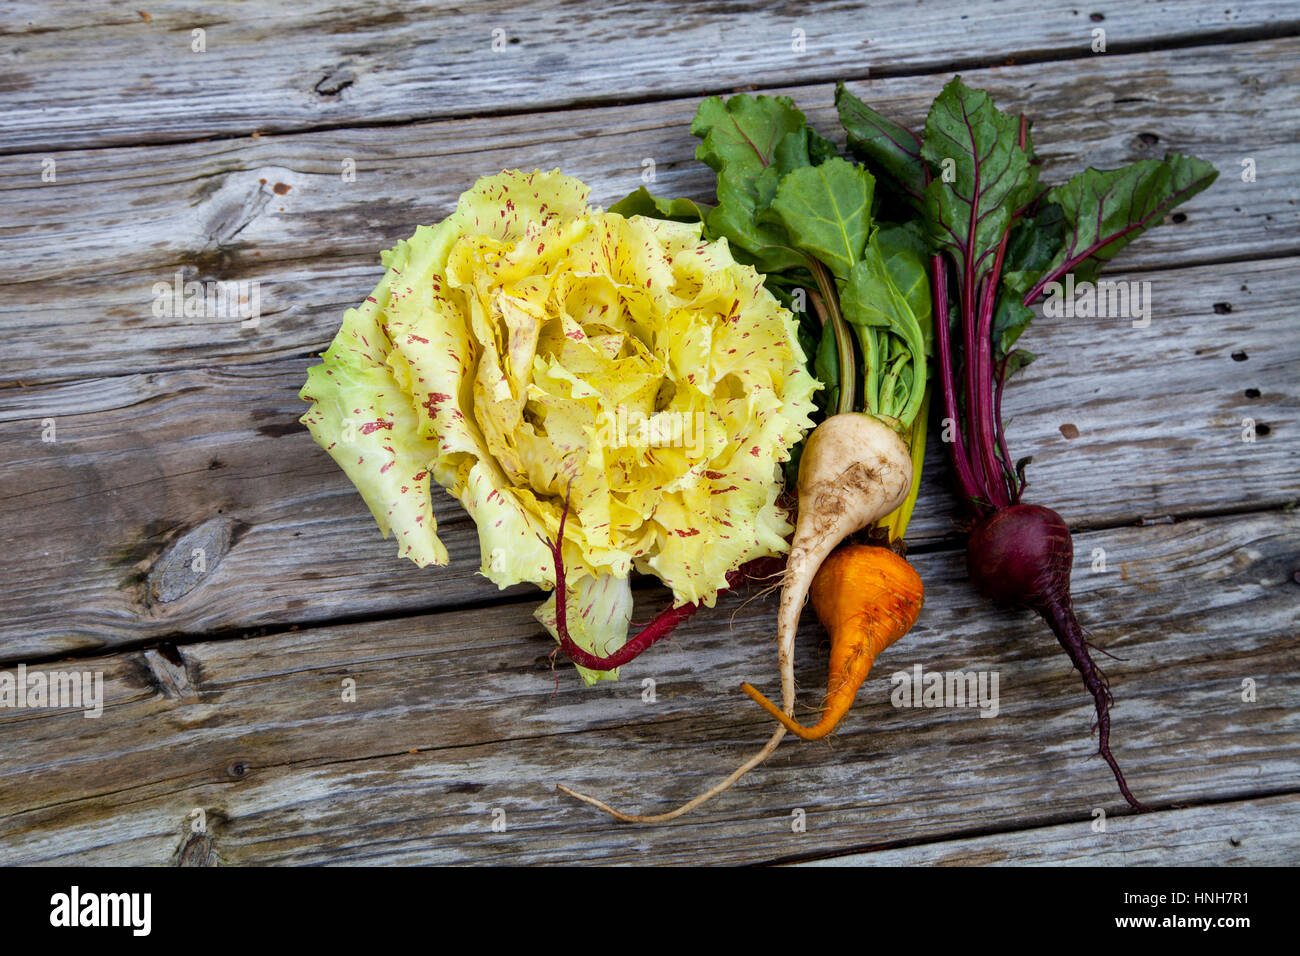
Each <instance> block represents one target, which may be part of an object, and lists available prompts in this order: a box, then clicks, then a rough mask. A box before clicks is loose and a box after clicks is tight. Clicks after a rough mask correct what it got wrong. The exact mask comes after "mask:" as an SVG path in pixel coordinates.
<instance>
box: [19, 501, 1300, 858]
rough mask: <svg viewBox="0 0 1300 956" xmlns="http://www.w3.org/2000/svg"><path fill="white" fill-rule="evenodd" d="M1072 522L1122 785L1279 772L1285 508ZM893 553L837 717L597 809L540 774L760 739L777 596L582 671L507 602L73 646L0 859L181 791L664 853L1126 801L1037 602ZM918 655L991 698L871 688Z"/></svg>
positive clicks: (1296, 698) (139, 819)
mask: <svg viewBox="0 0 1300 956" xmlns="http://www.w3.org/2000/svg"><path fill="white" fill-rule="evenodd" d="M1077 547H1078V550H1079V551H1080V553H1082V554H1085V555H1086V554H1090V553H1091V551H1092V549H1093V548H1094V547H1103V548H1105V549H1106V551H1107V552H1108V554H1109V556H1110V557H1109V561H1110V564H1109V571H1108V572H1107V573H1105V574H1094V573H1092V572H1091V570H1090V567H1089V566H1088V565H1087V564H1085V563H1082V562H1081V563H1080V566H1078V567H1076V571H1075V575H1074V582H1073V583H1074V591H1075V594H1076V595H1077V598H1078V601H1079V606H1080V608H1081V609H1082V614H1083V618H1084V620H1085V622H1086V623H1087V625H1088V626H1089V628H1090V630H1091V631H1092V634H1093V637H1094V640H1095V641H1096V643H1097V644H1098V645H1100V646H1101V647H1103V648H1105V649H1106V650H1107V651H1108V652H1110V653H1112V654H1114V655H1116V657H1117V658H1119V659H1117V660H1107V661H1106V664H1105V669H1106V671H1107V674H1108V676H1109V677H1110V680H1111V684H1112V688H1113V690H1114V692H1115V696H1116V699H1117V702H1118V707H1117V709H1116V710H1115V711H1114V727H1113V737H1112V744H1113V746H1114V749H1115V753H1116V756H1117V757H1118V759H1119V760H1120V761H1121V762H1122V764H1123V765H1124V767H1125V769H1126V771H1127V774H1128V777H1129V780H1130V783H1131V784H1132V785H1133V787H1134V788H1135V790H1136V791H1137V792H1138V793H1139V794H1140V795H1142V796H1143V797H1144V798H1145V799H1146V800H1148V801H1149V802H1150V803H1151V804H1152V805H1153V806H1154V807H1156V808H1160V809H1167V808H1170V807H1172V806H1177V805H1179V804H1183V803H1187V802H1191V801H1205V800H1233V799H1244V798H1246V797H1250V796H1258V795H1262V794H1269V793H1279V792H1286V791H1289V790H1291V789H1293V788H1294V784H1295V769H1296V766H1297V761H1300V670H1298V668H1300V654H1297V651H1298V650H1300V620H1298V618H1297V614H1298V610H1300V605H1298V603H1297V600H1296V591H1297V587H1298V586H1297V584H1296V583H1295V581H1294V580H1293V579H1292V572H1293V569H1294V568H1295V567H1296V566H1297V564H1298V563H1300V516H1297V515H1294V514H1287V515H1280V514H1264V515H1252V516H1241V517H1231V518H1214V519H1209V520H1199V521H1187V522H1180V523H1177V524H1173V525H1159V526H1152V527H1143V528H1122V529H1112V530H1107V531H1096V532H1089V533H1085V534H1081V535H1079V536H1078V541H1077ZM914 560H915V563H916V565H917V568H918V571H919V572H920V573H921V575H922V577H923V579H924V580H925V581H926V582H927V594H928V600H927V605H926V608H925V610H924V611H923V613H922V617H921V619H920V621H919V622H918V625H917V627H916V628H915V629H914V631H913V632H912V634H911V635H909V636H908V638H907V639H906V640H905V641H903V642H901V643H899V644H897V645H895V646H894V647H892V648H891V649H890V650H889V653H888V656H887V657H885V658H882V660H881V662H880V666H879V668H878V669H877V671H876V672H875V673H874V674H873V675H872V677H871V678H870V679H869V682H868V685H867V686H866V688H865V689H864V691H863V692H862V694H861V695H860V697H859V702H858V704H857V706H856V707H855V708H854V709H853V711H852V712H851V714H850V715H849V717H848V718H847V720H846V723H845V724H844V725H843V726H842V728H841V730H840V732H839V734H838V735H837V736H836V737H835V738H833V739H832V740H830V741H829V742H823V743H819V744H801V743H799V742H791V743H788V744H785V745H783V746H782V747H781V749H780V750H779V751H778V752H777V754H776V755H775V756H774V757H773V758H772V759H771V760H770V761H769V763H768V764H767V765H766V766H765V767H763V768H761V769H759V770H758V771H755V772H754V773H753V774H752V775H751V777H750V778H748V779H747V780H746V781H744V782H743V783H742V784H741V785H740V786H739V787H738V788H736V789H735V790H734V791H733V792H732V793H730V794H727V795H724V796H723V797H720V798H719V799H718V800H717V801H716V802H715V803H713V804H712V805H710V806H708V807H706V808H702V810H701V812H699V813H697V814H695V815H692V816H689V817H686V818H683V819H682V820H680V821H677V822H676V823H674V824H668V825H664V826H661V827H652V828H638V827H629V826H626V825H623V824H617V823H614V822H613V821H611V820H608V819H607V818H605V817H603V815H601V814H600V813H598V812H597V811H594V810H592V809H591V808H589V807H585V806H582V805H579V804H575V803H572V802H569V801H567V800H565V799H563V798H561V797H560V796H558V795H557V794H555V793H554V791H553V786H554V784H555V783H559V782H568V783H570V784H573V785H576V786H579V787H580V788H584V789H587V790H591V791H595V792H597V793H599V794H601V795H602V796H608V797H612V798H613V799H614V800H615V801H616V802H617V803H619V804H622V805H629V806H644V807H653V806H656V805H662V804H663V803H665V802H672V801H679V800H682V799H684V798H686V797H688V796H690V795H692V794H693V793H694V792H696V791H697V790H698V789H700V788H702V787H703V786H705V785H707V784H708V783H709V782H711V781H712V780H713V779H715V778H716V777H718V776H720V775H721V774H722V773H724V772H725V771H726V770H727V769H729V768H730V766H731V765H733V764H734V763H735V762H738V761H739V759H740V758H741V757H743V756H744V755H747V754H748V753H749V752H751V751H753V750H755V749H757V747H758V745H759V744H760V743H761V742H762V741H763V740H764V739H765V738H766V735H767V733H768V722H767V720H766V719H765V718H764V717H763V715H762V714H761V712H759V711H758V709H757V708H755V707H754V706H753V705H752V704H751V703H750V702H749V701H748V700H746V699H744V698H743V697H742V696H741V695H739V694H738V693H737V692H736V686H737V684H738V683H739V682H740V681H741V680H742V679H750V680H758V682H759V684H760V686H765V685H771V684H773V683H774V682H775V679H776V675H775V653H774V648H773V647H772V641H771V627H772V624H771V621H772V615H773V610H772V600H773V599H771V598H769V599H767V600H766V601H765V602H764V601H752V602H750V603H747V604H745V603H743V601H742V599H741V598H740V597H739V596H733V597H729V598H727V599H724V601H723V602H722V603H721V604H720V606H719V609H717V610H715V611H712V612H708V613H702V614H700V615H698V616H697V617H696V618H695V619H694V620H692V621H691V622H690V623H689V624H688V625H687V626H686V627H684V628H683V629H682V631H680V632H679V635H678V636H677V638H676V644H677V646H663V647H660V648H656V649H655V650H654V651H653V652H651V654H650V655H647V656H646V657H645V658H643V659H642V660H640V661H638V662H636V663H635V664H633V665H631V666H629V667H627V668H625V669H624V671H623V678H624V679H623V680H622V681H620V682H619V683H618V684H613V685H611V684H603V685H599V686H597V687H595V688H584V687H583V686H582V685H581V682H580V680H579V679H578V677H577V675H576V673H575V672H574V671H573V670H572V669H571V668H569V667H562V668H561V670H560V671H559V672H558V674H557V675H556V676H555V677H553V676H552V675H551V673H550V666H549V663H548V661H547V656H546V655H547V653H548V651H549V649H550V647H551V646H553V645H552V643H551V642H550V640H549V639H548V638H545V637H544V635H541V634H540V633H539V628H538V627H537V626H536V624H534V623H533V622H532V620H531V616H530V612H531V608H532V604H531V602H528V603H524V604H516V605H507V606H499V607H493V608H484V609H480V610H476V611H455V612H451V613H446V614H439V615H434V616H424V617H409V618H401V619H395V620H383V621H376V622H373V623H368V624H356V625H342V626H334V627H327V628H318V629H310V630H301V631H294V632H287V633H283V634H277V635H270V636H267V637H264V638H260V639H256V640H251V641H238V640H222V641H213V642H204V643H199V644H190V645H186V646H182V647H179V648H177V649H176V660H174V661H173V660H170V659H169V658H168V657H167V656H164V655H163V654H161V653H159V652H158V651H154V650H146V651H143V652H126V653H121V654H117V655H114V656H110V657H107V658H99V659H85V660H82V661H80V662H78V663H77V664H76V666H78V667H89V668H93V669H99V668H102V669H103V672H104V681H105V698H106V706H105V711H104V714H103V716H102V717H100V718H98V719H97V720H88V719H86V718H84V717H83V716H82V715H81V714H80V713H67V712H61V713H53V714H32V713H29V714H26V715H23V716H21V717H8V716H3V715H0V747H3V749H4V751H5V753H6V762H5V765H4V767H3V768H0V848H3V851H2V853H3V857H4V859H5V862H38V861H39V862H57V861H68V860H71V859H80V860H85V861H90V862H102V863H109V862H117V863H121V862H131V863H167V862H174V861H175V860H176V859H177V855H178V853H179V852H180V851H181V848H182V846H183V844H185V843H186V841H187V839H188V832H189V831H188V829H187V828H188V820H189V814H190V813H191V811H192V810H193V809H195V808H202V809H203V810H204V811H205V814H206V816H207V819H208V821H209V826H210V828H211V829H210V834H209V837H210V841H211V846H210V847H209V849H210V850H212V851H213V852H215V853H216V856H217V858H218V859H219V860H220V861H222V862H226V863H238V862H251V861H259V862H281V863H284V862H295V863H306V862H367V863H380V862H406V863H413V862H455V861H465V860H498V861H509V862H539V861H542V860H547V861H553V862H554V861H566V860H569V861H577V860H586V861H601V862H646V861H647V859H646V858H644V857H642V856H641V854H645V853H649V854H651V855H652V856H651V859H652V860H653V862H658V863H674V862H691V861H693V860H696V859H698V848H699V846H700V845H702V844H705V843H707V844H708V845H709V846H710V859H711V861H713V862H748V861H762V860H776V859H786V858H805V857H811V856H816V855H818V854H823V853H827V852H834V851H836V850H843V849H845V848H855V847H865V846H888V845H891V844H894V843H898V842H907V843H913V842H916V841H918V840H921V841H932V840H939V839H944V838H947V837H949V836H954V835H960V834H962V833H963V832H967V831H969V830H971V829H978V830H980V831H988V830H1002V829H1021V828H1025V827H1041V826H1051V825H1057V824H1065V823H1068V822H1069V821H1076V822H1075V823H1074V824H1073V826H1075V827H1076V828H1077V830H1078V832H1079V834H1080V836H1081V837H1086V836H1087V834H1088V832H1089V825H1090V823H1091V821H1092V819H1093V817H1092V811H1093V808H1096V807H1101V808H1104V809H1105V810H1106V811H1107V812H1108V813H1110V814H1112V815H1114V814H1118V813H1121V812H1124V811H1125V808H1124V806H1123V802H1122V800H1121V799H1120V798H1119V796H1118V794H1117V793H1116V791H1115V787H1114V783H1113V780H1112V778H1111V776H1110V773H1109V771H1108V770H1107V769H1106V767H1105V765H1104V764H1103V763H1102V762H1101V761H1100V760H1099V759H1096V758H1095V757H1090V756H1089V755H1090V754H1092V753H1093V751H1094V748H1095V743H1094V742H1090V740H1089V738H1088V726H1089V722H1090V716H1091V713H1092V707H1091V700H1090V699H1089V698H1088V697H1087V695H1086V694H1085V693H1084V692H1083V691H1082V689H1081V688H1080V686H1079V682H1078V680H1077V678H1076V675H1075V674H1074V673H1073V671H1072V670H1071V669H1070V667H1069V664H1068V662H1067V661H1066V660H1065V658H1064V656H1063V655H1062V654H1061V652H1060V650H1059V648H1058V647H1057V646H1056V645H1055V643H1054V642H1053V641H1052V639H1051V637H1050V635H1049V634H1048V633H1047V632H1046V630H1045V628H1044V627H1043V626H1042V624H1041V622H1038V621H1037V620H1036V619H1034V618H1032V617H1030V616H1028V615H1023V614H1011V613H1004V612H999V611H996V610H993V609H990V608H989V607H988V606H987V605H986V604H985V602H983V601H982V600H981V599H979V598H978V597H977V596H976V595H975V594H974V593H973V592H971V590H970V588H969V586H968V584H967V583H966V581H965V580H964V578H965V572H964V568H963V565H962V560H961V556H960V554H959V553H956V552H950V551H942V552H935V553H930V554H924V555H916V556H915V558H914ZM647 608H648V605H647V604H646V602H645V601H642V603H641V609H647ZM640 616H642V617H643V616H644V613H641V614H640ZM1246 622H1249V623H1248V624H1247V623H1246ZM819 635H820V630H819V628H818V627H817V626H816V625H815V623H812V622H811V621H810V622H808V623H806V625H805V627H804V630H803V633H802V636H801V638H800V641H799V650H798V653H799V665H798V671H797V674H798V678H799V681H800V684H801V686H802V687H804V688H805V689H806V690H805V692H804V694H803V696H802V699H801V700H802V705H803V709H807V708H808V707H811V706H813V705H814V704H815V703H816V700H817V697H818V695H817V692H816V691H815V690H813V688H816V687H817V685H818V684H819V683H821V682H822V681H823V679H824V678H823V674H824V668H825V655H824V652H823V651H821V650H819V649H818V647H817V643H818V637H819ZM918 664H919V665H921V666H922V667H923V668H925V669H926V670H942V671H948V670H988V671H996V672H997V673H998V675H999V711H998V715H997V716H996V717H992V718H981V717H980V716H979V711H978V710H976V709H960V708H947V709H933V708H930V709H926V708H911V709H906V708H895V707H894V706H892V705H891V703H890V692H891V681H890V676H889V675H890V674H891V673H894V672H896V671H909V670H910V669H911V668H912V667H914V666H915V665H918ZM48 666H54V665H48ZM65 666H66V665H65ZM349 677H350V678H352V679H353V680H355V681H356V701H355V703H348V702H344V701H343V699H342V698H343V687H344V685H343V681H344V679H345V678H349ZM647 677H649V678H652V679H653V680H654V682H655V685H654V686H655V701H654V702H653V703H649V702H647V701H646V700H645V699H644V698H643V694H644V687H643V683H642V682H643V680H644V679H645V678H647ZM1246 678H1255V679H1256V681H1257V685H1256V699H1255V701H1254V702H1251V703H1247V702H1245V701H1243V693H1242V681H1243V680H1244V679H1246ZM412 751H415V752H412ZM668 770H671V773H669V772H666V771H668ZM495 808H500V809H503V810H504V811H505V813H506V819H507V825H508V829H507V831H506V833H504V834H502V833H497V832H494V831H493V830H492V826H491V824H492V822H493V817H492V810H493V809H495ZM795 809H802V810H803V811H804V815H805V818H806V822H807V829H806V832H803V833H796V832H794V831H792V829H791V826H790V823H791V820H792V816H791V815H792V813H793V811H794V810H795Z"/></svg>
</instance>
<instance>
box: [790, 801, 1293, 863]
mask: <svg viewBox="0 0 1300 956" xmlns="http://www.w3.org/2000/svg"><path fill="white" fill-rule="evenodd" d="M1101 825H1102V822H1101V820H1100V818H1094V819H1092V820H1089V821H1088V822H1087V823H1066V824H1061V825H1058V826H1053V827H1038V828H1035V829H1030V830H1018V831H1016V832H1014V833H999V834H997V835H995V836H982V837H971V838H968V839H964V840H963V839H958V840H944V841H942V842H939V843H927V844H923V845H921V846H912V847H901V848H899V849H897V850H878V851H876V852H874V853H850V854H846V855H844V856H836V857H830V858H828V859H823V860H812V861H809V862H807V863H804V864H801V865H803V866H822V867H824V866H918V865H921V866H1042V865H1043V864H1052V865H1061V864H1066V865H1082V866H1294V865H1295V864H1296V861H1297V860H1300V795H1297V794H1294V793H1291V794H1287V795H1285V796H1280V797H1272V798H1266V799H1263V800H1242V801H1240V802H1234V803H1222V804H1214V805H1212V806H1207V807H1190V808H1188V809H1186V810H1167V811H1165V812H1164V813H1152V814H1142V815H1140V816H1130V817H1122V818H1119V819H1114V818H1107V819H1106V820H1105V821H1104V825H1105V829H1104V830H1101V829H1099V827H1100V826H1101Z"/></svg>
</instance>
